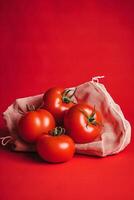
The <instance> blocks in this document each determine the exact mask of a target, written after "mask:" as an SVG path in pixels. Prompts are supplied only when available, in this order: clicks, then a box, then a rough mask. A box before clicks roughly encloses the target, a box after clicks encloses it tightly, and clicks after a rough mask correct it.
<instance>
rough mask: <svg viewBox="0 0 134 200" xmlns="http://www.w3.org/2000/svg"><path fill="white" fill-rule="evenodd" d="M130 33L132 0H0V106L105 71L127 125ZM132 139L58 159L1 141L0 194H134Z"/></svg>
mask: <svg viewBox="0 0 134 200" xmlns="http://www.w3.org/2000/svg"><path fill="white" fill-rule="evenodd" d="M133 36H134V1H133V0H132V1H131V0H120V1H119V0H111V1H107V0H101V1H100V0H87V1H84V0H83V1H82V0H77V1H76V0H68V1H67V0H66V1H65V0H64V1H61V0H49V1H41V0H38V1H33V0H29V1H27V0H23V1H17V0H16V1H15V0H12V1H11V0H6V1H5V0H1V1H0V95H1V103H0V112H1V113H2V112H3V111H4V110H5V109H6V108H7V106H8V105H10V104H11V103H12V102H13V101H14V100H15V99H16V98H18V97H24V96H29V95H35V94H39V93H41V92H43V91H45V90H46V89H47V88H49V87H52V86H65V87H70V86H75V85H78V84H80V83H83V82H85V81H88V80H90V79H91V77H92V76H96V75H105V79H104V80H103V83H104V84H105V86H106V87H107V89H108V90H109V92H110V94H111V95H112V96H113V98H114V99H115V100H116V102H117V103H119V104H120V106H121V107H122V110H123V112H124V114H125V116H126V118H127V119H128V120H129V121H130V123H131V125H132V126H133V121H134V119H133V112H134V106H133V98H134V93H133V88H134V81H133V74H134V70H133V67H134V60H133V58H134V50H133V46H134V37H133ZM0 123H1V127H2V126H3V121H2V118H1V120H0ZM132 128H133V127H132ZM1 134H2V133H1ZM133 146H134V141H133V138H132V142H131V144H130V145H129V146H128V147H127V148H126V149H125V150H124V151H123V152H122V153H120V154H119V155H116V156H110V157H107V158H103V159H98V158H94V157H93V158H92V157H87V156H79V155H77V156H75V158H73V159H72V160H71V161H70V162H67V163H63V164H56V165H51V164H47V163H45V162H42V161H41V160H40V159H39V158H37V157H36V155H33V154H25V153H13V152H9V151H6V150H4V149H1V150H0V157H1V158H0V173H1V175H0V199H1V200H9V199H14V200H18V199H19V200H22V199H25V200H29V199H33V200H35V199H38V200H44V199H45V200H48V199H50V200H53V199H54V200H55V199H64V200H65V199H70V200H75V199H76V200H79V199H109V200H112V199H114V200H116V199H122V200H131V199H134V192H133V180H134V147H133Z"/></svg>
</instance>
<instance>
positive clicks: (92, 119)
mask: <svg viewBox="0 0 134 200" xmlns="http://www.w3.org/2000/svg"><path fill="white" fill-rule="evenodd" d="M64 127H65V129H66V132H67V134H68V135H69V136H70V137H72V139H73V140H74V141H75V142H76V143H87V142H92V141H94V140H95V139H96V138H97V137H99V136H100V134H101V129H102V122H101V115H100V113H99V112H98V111H96V110H95V108H93V107H92V106H90V105H87V104H77V105H75V106H73V107H72V108H70V110H69V111H68V112H67V113H66V114H65V117H64Z"/></svg>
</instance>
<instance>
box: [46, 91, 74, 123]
mask: <svg viewBox="0 0 134 200" xmlns="http://www.w3.org/2000/svg"><path fill="white" fill-rule="evenodd" d="M75 91H76V89H75V90H72V89H62V88H58V87H54V88H50V89H49V90H47V91H46V92H45V94H44V96H43V103H44V108H45V109H46V110H48V111H49V112H51V113H52V114H53V116H54V117H55V119H56V121H57V123H58V124H62V122H63V118H64V114H65V112H66V111H67V110H68V109H69V108H71V107H72V106H74V105H75V102H74V100H73V97H74V95H75ZM70 93H71V94H70Z"/></svg>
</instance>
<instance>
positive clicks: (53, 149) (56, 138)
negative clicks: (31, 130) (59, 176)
mask: <svg viewBox="0 0 134 200" xmlns="http://www.w3.org/2000/svg"><path fill="white" fill-rule="evenodd" d="M36 148H37V152H38V154H39V155H40V157H41V158H42V159H44V160H45V161H47V162H51V163H60V162H66V161H68V160H70V159H71V158H72V157H73V155H74V152H75V144H74V142H73V140H72V139H71V138H70V137H69V136H67V135H64V134H62V135H45V134H44V135H42V136H41V137H40V138H39V139H38V141H37V144H36Z"/></svg>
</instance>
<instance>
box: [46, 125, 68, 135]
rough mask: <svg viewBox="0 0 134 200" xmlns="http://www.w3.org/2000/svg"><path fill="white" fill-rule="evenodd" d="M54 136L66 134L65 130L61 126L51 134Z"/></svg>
mask: <svg viewBox="0 0 134 200" xmlns="http://www.w3.org/2000/svg"><path fill="white" fill-rule="evenodd" d="M49 134H50V135H52V136H59V135H62V134H65V129H64V128H63V127H61V126H59V127H56V128H54V129H53V130H52V131H50V132H49Z"/></svg>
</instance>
